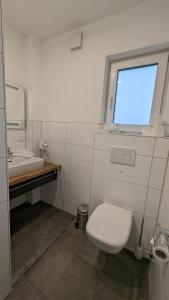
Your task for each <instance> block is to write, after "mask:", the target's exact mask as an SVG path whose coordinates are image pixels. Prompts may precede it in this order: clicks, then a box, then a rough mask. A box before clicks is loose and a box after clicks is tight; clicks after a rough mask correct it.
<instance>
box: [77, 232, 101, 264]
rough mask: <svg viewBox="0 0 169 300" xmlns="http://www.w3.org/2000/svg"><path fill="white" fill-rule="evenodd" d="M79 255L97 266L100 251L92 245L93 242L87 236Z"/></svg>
mask: <svg viewBox="0 0 169 300" xmlns="http://www.w3.org/2000/svg"><path fill="white" fill-rule="evenodd" d="M79 255H80V257H82V258H83V259H85V260H86V261H88V262H89V263H91V264H92V265H95V266H96V265H97V262H98V256H99V250H98V248H96V247H95V246H94V245H93V244H92V242H91V241H90V240H89V239H88V237H87V236H86V237H85V239H84V242H83V244H82V246H81V248H80V250H79Z"/></svg>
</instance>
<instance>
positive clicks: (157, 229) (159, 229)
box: [153, 223, 169, 243]
mask: <svg viewBox="0 0 169 300" xmlns="http://www.w3.org/2000/svg"><path fill="white" fill-rule="evenodd" d="M161 234H162V235H164V236H165V238H166V239H167V242H168V243H169V230H167V229H164V228H162V227H161V226H160V223H157V224H156V225H155V227H154V230H153V238H154V241H157V239H158V238H159V236H160V235H161Z"/></svg>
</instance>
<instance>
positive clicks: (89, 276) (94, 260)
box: [6, 204, 149, 300]
mask: <svg viewBox="0 0 169 300" xmlns="http://www.w3.org/2000/svg"><path fill="white" fill-rule="evenodd" d="M39 205H40V206H43V204H39ZM46 208H47V207H46ZM41 209H42V207H41ZM42 211H43V209H42ZM74 221H75V220H74V217H72V216H71V215H69V214H67V213H65V212H62V211H60V210H58V209H56V208H53V207H48V208H47V209H46V210H44V211H43V213H42V214H41V215H39V216H37V217H36V219H34V220H32V221H31V223H29V224H27V225H25V227H23V228H22V229H20V230H18V231H17V230H16V233H15V234H13V236H12V253H13V255H12V264H13V268H16V269H17V268H18V270H19V265H20V266H21V263H20V260H21V261H22V265H23V261H24V260H25V261H26V260H27V261H29V263H28V264H27V266H26V267H24V268H25V269H24V270H27V269H28V268H29V267H30V265H31V264H30V262H31V263H33V259H32V257H33V256H34V255H35V252H37V253H38V254H39V256H38V255H37V254H36V260H35V257H34V264H33V265H32V266H31V268H29V270H27V271H26V272H25V273H24V275H22V276H21V277H20V280H19V281H18V282H17V283H16V284H15V285H14V286H13V289H12V291H11V293H10V295H9V296H8V297H7V298H6V300H22V299H24V300H45V299H49V300H56V299H58V300H96V299H97V300H109V299H110V300H145V299H147V291H148V284H147V283H148V268H149V264H148V262H147V261H146V260H143V261H142V262H139V261H137V260H135V259H134V257H133V254H132V253H131V252H129V251H127V250H123V251H122V252H121V253H119V254H117V255H106V264H105V267H104V268H103V270H101V269H98V268H97V266H98V260H101V259H102V258H104V255H103V254H102V253H99V251H98V250H97V249H96V248H95V247H94V246H93V245H92V244H91V242H90V241H89V240H88V238H87V236H86V233H85V232H81V231H79V230H78V229H75V228H74ZM17 229H18V228H17ZM37 244H39V245H40V246H39V248H38V247H37ZM21 245H22V246H21ZM44 245H45V247H44ZM42 246H43V247H42ZM17 247H19V248H17ZM27 247H28V249H27ZM16 249H17V250H16ZM42 249H43V251H42ZM33 251H34V254H33ZM14 252H15V254H14ZM30 252H31V253H30ZM41 252H42V253H41ZM22 268H23V266H22V267H21V269H22ZM22 271H23V269H22Z"/></svg>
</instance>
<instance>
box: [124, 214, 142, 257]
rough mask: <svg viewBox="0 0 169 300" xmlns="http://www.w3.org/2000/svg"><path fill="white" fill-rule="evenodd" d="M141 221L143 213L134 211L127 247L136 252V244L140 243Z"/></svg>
mask: <svg viewBox="0 0 169 300" xmlns="http://www.w3.org/2000/svg"><path fill="white" fill-rule="evenodd" d="M141 223H142V215H141V214H138V213H135V212H134V213H133V218H132V228H131V233H130V237H129V240H128V242H127V245H126V247H125V248H127V249H128V250H130V251H133V252H134V251H135V249H136V246H137V245H138V243H139V238H140V231H141Z"/></svg>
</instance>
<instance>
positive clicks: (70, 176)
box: [65, 165, 92, 190]
mask: <svg viewBox="0 0 169 300" xmlns="http://www.w3.org/2000/svg"><path fill="white" fill-rule="evenodd" d="M91 175H92V170H91V169H86V168H79V167H74V166H71V165H66V174H65V182H66V183H70V184H74V185H76V186H79V187H82V188H84V189H87V190H90V187H91Z"/></svg>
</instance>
